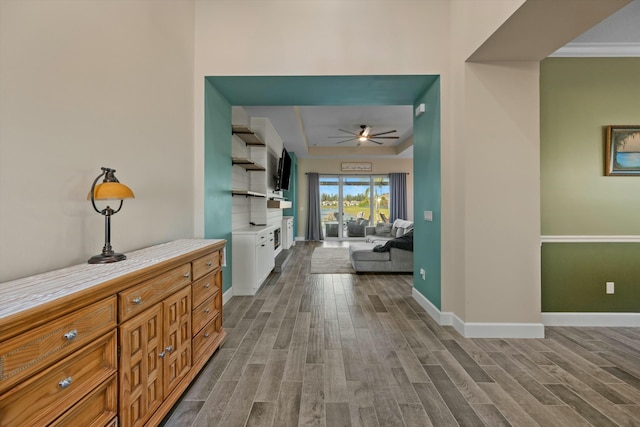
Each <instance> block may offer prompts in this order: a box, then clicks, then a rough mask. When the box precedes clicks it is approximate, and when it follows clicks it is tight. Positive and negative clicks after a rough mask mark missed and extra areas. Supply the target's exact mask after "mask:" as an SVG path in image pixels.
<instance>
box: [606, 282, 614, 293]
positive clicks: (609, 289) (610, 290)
mask: <svg viewBox="0 0 640 427" xmlns="http://www.w3.org/2000/svg"><path fill="white" fill-rule="evenodd" d="M614 292H615V282H607V293H608V294H613V293H614Z"/></svg>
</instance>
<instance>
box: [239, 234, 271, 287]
mask: <svg viewBox="0 0 640 427" xmlns="http://www.w3.org/2000/svg"><path fill="white" fill-rule="evenodd" d="M276 228H277V227H275V226H271V227H247V228H246V229H242V230H235V231H233V232H232V257H233V272H232V273H233V275H232V281H233V283H232V286H233V295H255V293H256V292H257V291H258V289H259V288H260V286H261V285H262V283H263V282H264V281H265V280H266V278H267V277H269V273H271V271H272V270H273V267H274V266H275V254H274V230H275V229H276Z"/></svg>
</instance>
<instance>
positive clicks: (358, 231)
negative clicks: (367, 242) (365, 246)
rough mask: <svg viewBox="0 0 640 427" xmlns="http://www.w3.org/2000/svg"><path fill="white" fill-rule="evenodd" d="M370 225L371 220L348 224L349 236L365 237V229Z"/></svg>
mask: <svg viewBox="0 0 640 427" xmlns="http://www.w3.org/2000/svg"><path fill="white" fill-rule="evenodd" d="M367 224H369V220H368V219H365V218H358V219H355V220H351V221H348V222H347V236H349V237H364V232H365V227H366V226H367Z"/></svg>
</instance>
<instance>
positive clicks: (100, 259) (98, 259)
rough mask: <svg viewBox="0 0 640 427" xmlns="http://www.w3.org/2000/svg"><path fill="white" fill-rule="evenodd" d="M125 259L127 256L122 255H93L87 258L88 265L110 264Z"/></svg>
mask: <svg viewBox="0 0 640 427" xmlns="http://www.w3.org/2000/svg"><path fill="white" fill-rule="evenodd" d="M125 259H127V256H126V255H124V254H115V253H112V254H108V255H107V254H100V255H94V256H92V257H91V258H89V261H88V262H89V264H109V263H110V262H118V261H123V260H125Z"/></svg>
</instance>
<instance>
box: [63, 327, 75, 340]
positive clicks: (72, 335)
mask: <svg viewBox="0 0 640 427" xmlns="http://www.w3.org/2000/svg"><path fill="white" fill-rule="evenodd" d="M77 336H78V330H77V329H73V330H71V331H69V332H67V333H66V334H64V337H65V338H66V339H67V341H73V340H74V339H75V338H76V337H77Z"/></svg>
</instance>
